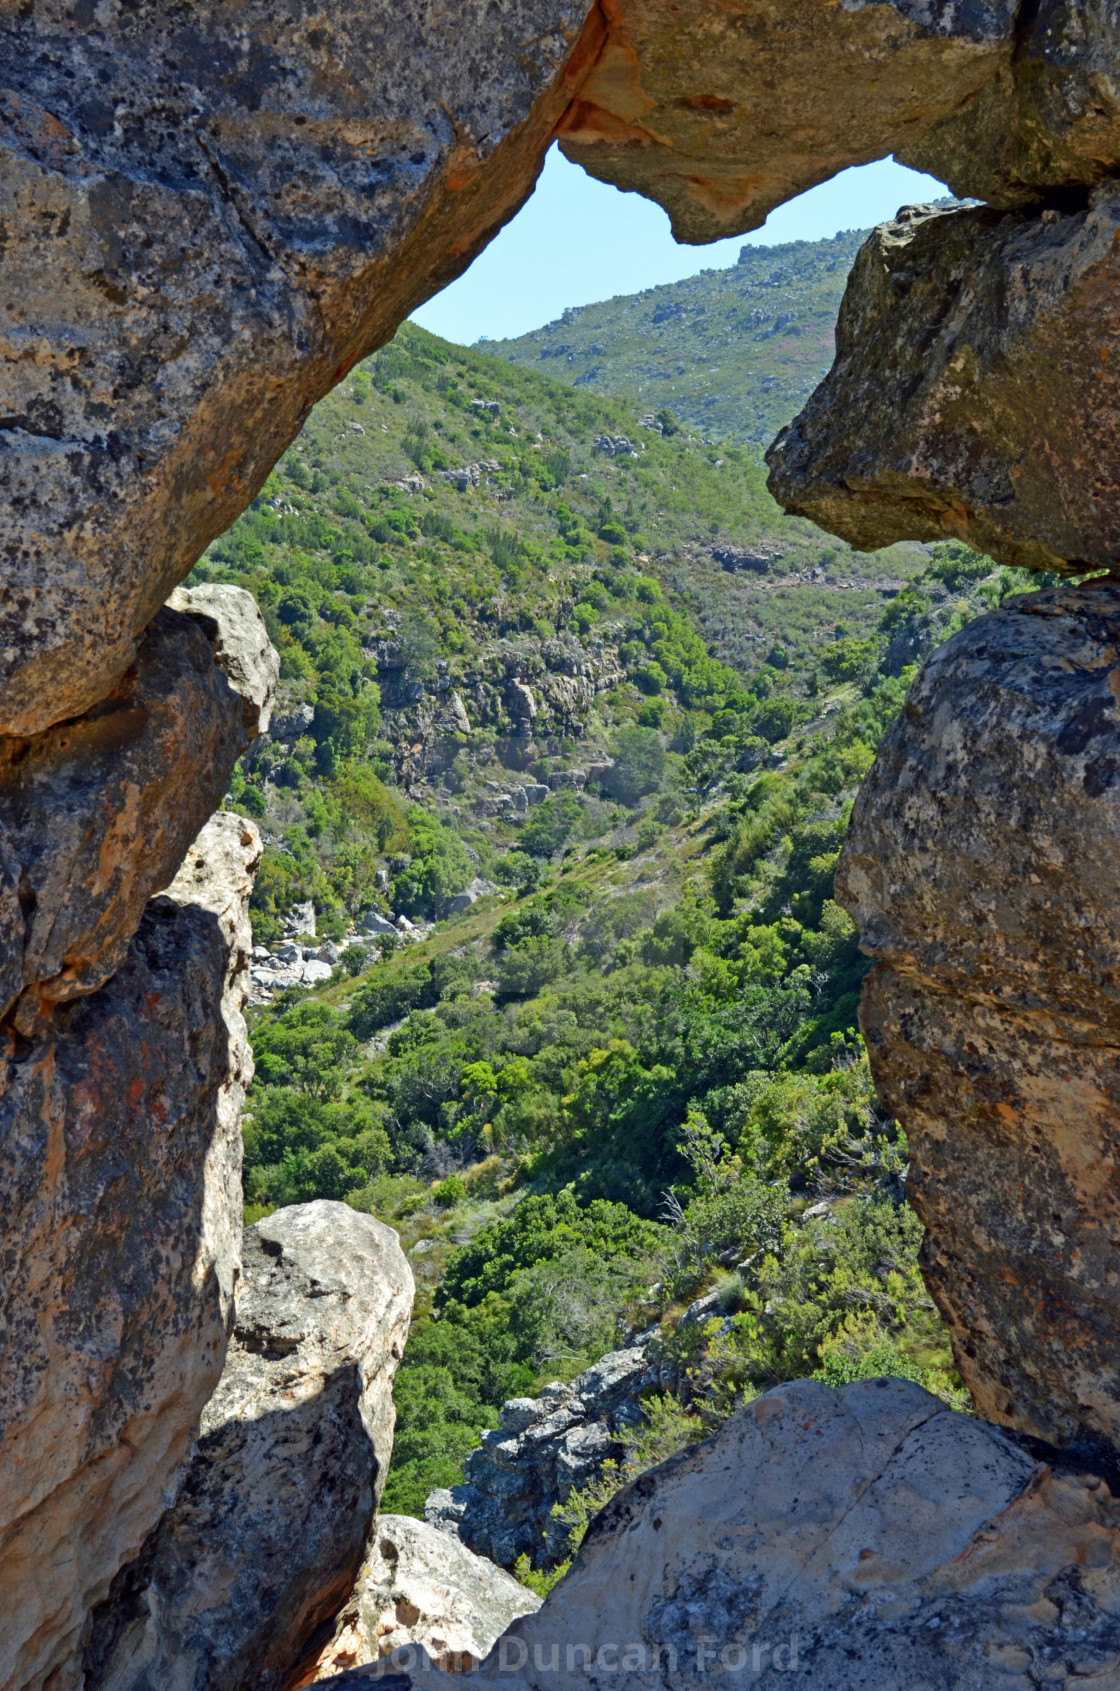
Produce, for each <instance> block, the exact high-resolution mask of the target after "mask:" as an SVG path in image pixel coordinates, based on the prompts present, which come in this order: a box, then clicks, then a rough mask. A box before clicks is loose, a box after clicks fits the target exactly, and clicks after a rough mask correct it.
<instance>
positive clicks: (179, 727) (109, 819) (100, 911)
mask: <svg viewBox="0 0 1120 1691" xmlns="http://www.w3.org/2000/svg"><path fill="white" fill-rule="evenodd" d="M199 603H202V604H204V605H205V612H204V613H203V612H202V611H198V615H194V614H191V608H192V607H194V608H195V609H197V607H198V605H199ZM183 604H184V610H186V611H187V613H188V614H183V612H181V611H174V610H169V609H165V610H162V611H160V612H159V614H158V615H157V616H156V617H155V618H153V620H152V622H151V623H150V624H149V625H148V627H147V629H146V630H145V631H144V634H143V636H142V637H141V639H140V641H139V644H138V647H137V654H136V661H135V663H134V664H132V665H131V666H130V667H129V669H128V670H127V671H126V672H125V674H124V676H123V677H122V679H121V680H120V682H119V683H118V684H117V686H116V687H115V688H114V689H113V691H112V692H111V693H110V694H109V696H108V698H106V699H104V700H103V701H102V702H101V703H100V704H99V705H98V706H97V707H96V708H95V709H94V710H92V711H90V712H88V713H87V714H86V715H85V716H84V717H80V718H78V719H77V720H74V721H70V722H64V723H59V724H58V725H57V726H56V727H54V728H51V729H48V730H47V731H46V732H45V733H43V734H40V735H37V736H36V737H35V738H34V739H31V740H11V739H9V740H0V1015H4V1014H6V1013H7V1012H8V1011H9V1010H10V1009H11V1006H12V1005H13V1003H14V1002H15V1000H16V999H17V998H19V996H20V994H21V993H23V994H25V995H26V1000H25V1003H24V1004H23V1005H21V1008H20V1013H19V1023H20V1026H21V1028H23V1029H24V1031H25V1032H26V1031H28V1030H29V1027H30V1023H31V1022H32V1021H33V1020H34V1018H35V1016H36V1015H37V1014H38V1013H39V1012H40V1008H41V1007H45V1008H46V1009H47V1011H48V1013H49V1006H50V1005H51V1004H52V1003H55V1002H58V1001H60V1000H66V999H70V998H74V997H76V996H77V995H78V994H80V993H86V992H92V991H94V990H95V989H96V988H97V987H99V986H101V985H102V984H103V982H105V981H106V980H108V979H109V977H110V976H111V975H112V974H113V973H114V972H115V970H116V969H117V968H118V967H119V966H120V964H121V963H122V962H123V960H124V957H125V955H126V953H127V951H128V946H129V943H130V941H131V939H132V936H133V934H134V932H135V931H136V927H137V924H138V923H139V921H140V917H141V915H142V913H143V910H144V907H145V905H146V904H147V902H148V900H149V898H151V896H152V895H153V893H155V892H157V891H158V890H159V889H160V888H161V887H165V886H166V885H167V884H168V882H169V881H171V880H172V879H173V877H174V875H175V873H176V871H177V870H178V868H179V865H180V863H181V862H182V860H183V856H184V853H185V852H186V850H187V847H188V846H189V845H190V842H191V841H192V839H194V837H195V835H196V834H197V833H198V831H199V829H200V828H201V827H202V825H203V823H204V822H205V821H206V819H207V817H208V816H210V815H211V813H212V812H213V811H214V810H215V809H216V807H217V806H218V804H220V802H221V798H222V794H223V793H224V792H225V789H226V783H227V781H228V780H229V775H230V771H231V770H232V768H233V766H234V763H235V762H236V761H237V759H238V757H239V756H240V755H241V753H242V752H243V751H244V749H245V747H246V746H247V745H248V744H249V741H250V738H251V737H252V735H253V734H254V733H255V732H256V731H257V725H258V723H259V722H260V720H261V717H262V715H264V716H265V717H267V712H268V710H269V709H270V707H271V700H272V693H273V690H274V688H275V682H276V675H277V672H278V667H279V666H278V660H277V657H276V654H275V652H273V650H272V647H271V646H270V645H269V641H268V634H267V632H266V630H265V626H264V622H263V619H262V618H261V615H260V612H259V611H258V610H257V608H256V606H255V604H254V603H253V600H252V599H251V598H250V596H249V594H248V593H245V592H244V591H243V590H242V589H240V588H236V587H218V588H214V589H211V590H210V592H209V596H208V597H205V598H204V599H201V600H200V596H199V595H197V594H196V595H192V596H190V599H189V603H188V600H184V601H183ZM199 616H201V618H202V623H203V626H199ZM223 671H227V672H228V675H227V673H223ZM238 688H240V689H242V690H241V691H238V690H236V689H238Z"/></svg>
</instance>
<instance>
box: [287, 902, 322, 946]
mask: <svg viewBox="0 0 1120 1691" xmlns="http://www.w3.org/2000/svg"><path fill="white" fill-rule="evenodd" d="M284 926H285V928H286V929H287V930H288V932H289V934H290V935H291V936H292V938H293V939H295V938H298V936H299V935H300V934H310V935H311V937H312V939H314V938H315V906H314V904H313V903H312V901H311V899H307V900H306V901H305V902H304V903H303V904H293V905H292V908H291V909H290V910H289V911H288V914H287V916H286V917H285V918H284Z"/></svg>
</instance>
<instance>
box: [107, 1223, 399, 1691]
mask: <svg viewBox="0 0 1120 1691" xmlns="http://www.w3.org/2000/svg"><path fill="white" fill-rule="evenodd" d="M243 1261H244V1269H243V1278H242V1282H241V1286H240V1289H239V1291H238V1294H237V1316H236V1323H235V1326H234V1334H233V1338H232V1340H231V1342H230V1347H229V1354H228V1357H227V1359H226V1366H225V1371H224V1373H223V1374H222V1378H221V1383H220V1384H219V1386H218V1389H217V1391H216V1392H215V1394H214V1396H213V1398H212V1399H211V1400H210V1402H209V1403H208V1404H207V1406H206V1409H205V1410H204V1412H203V1416H202V1429H201V1434H200V1437H199V1441H198V1445H197V1448H196V1450H195V1451H194V1453H193V1455H192V1458H191V1461H190V1463H189V1465H188V1467H187V1470H186V1473H185V1476H184V1477H183V1480H182V1483H181V1487H180V1489H179V1494H178V1498H177V1500H176V1502H175V1504H174V1506H173V1507H172V1508H171V1509H170V1510H169V1511H168V1512H167V1514H165V1515H164V1517H163V1519H162V1520H161V1521H160V1523H159V1526H158V1527H157V1528H156V1530H155V1532H154V1533H153V1534H152V1536H151V1538H150V1539H149V1540H148V1542H147V1544H145V1546H144V1549H143V1550H142V1552H141V1554H140V1555H139V1557H137V1559H136V1561H135V1562H133V1563H132V1564H130V1565H129V1566H128V1567H126V1568H123V1569H122V1571H121V1573H120V1574H119V1575H118V1577H117V1579H116V1581H115V1583H114V1586H113V1589H112V1592H111V1593H110V1595H109V1598H108V1601H107V1602H106V1603H104V1604H103V1605H102V1607H101V1609H100V1610H99V1611H98V1612H97V1614H96V1615H95V1617H94V1624H93V1628H92V1636H91V1638H90V1641H89V1644H88V1647H87V1649H86V1652H85V1658H84V1662H83V1668H84V1675H85V1677H84V1682H83V1683H84V1686H85V1688H86V1691H95V1688H97V1687H105V1688H106V1691H108V1688H109V1687H112V1691H126V1688H135V1691H142V1688H143V1691H150V1688H151V1687H153V1686H157V1685H158V1686H161V1687H164V1688H166V1691H241V1688H242V1687H250V1686H251V1687H257V1688H259V1691H273V1688H274V1687H275V1688H280V1687H283V1686H285V1685H287V1684H288V1683H289V1680H290V1677H291V1674H292V1669H293V1666H294V1665H295V1664H296V1663H298V1661H299V1659H300V1656H301V1654H302V1652H303V1651H304V1649H305V1647H307V1646H308V1645H309V1644H310V1643H311V1642H312V1641H313V1640H314V1638H315V1634H316V1631H317V1629H319V1628H320V1627H321V1626H322V1625H324V1624H325V1623H328V1622H330V1621H331V1620H332V1619H333V1617H334V1615H335V1614H336V1612H337V1610H338V1609H339V1608H340V1606H341V1605H342V1603H343V1602H344V1600H345V1598H346V1597H347V1595H348V1593H349V1592H350V1590H351V1587H352V1586H353V1583H354V1578H355V1575H356V1574H357V1572H358V1568H359V1566H360V1565H361V1561H362V1557H363V1556H364V1554H365V1550H366V1545H367V1541H368V1537H369V1531H370V1527H371V1525H372V1521H373V1512H374V1507H375V1504H376V1500H377V1498H378V1497H379V1496H380V1494H381V1489H382V1487H383V1485H384V1483H385V1475H386V1473H387V1472H388V1467H389V1457H390V1454H391V1452H392V1447H393V1420H394V1413H393V1398H392V1389H393V1376H394V1374H395V1373H396V1368H397V1363H398V1362H399V1360H400V1357H401V1353H402V1351H403V1349H404V1340H405V1335H406V1333H407V1331H408V1319H409V1315H410V1313H411V1309H412V1290H413V1287H412V1273H411V1270H410V1269H409V1266H408V1262H407V1260H406V1258H405V1256H404V1253H403V1252H402V1250H401V1249H400V1246H399V1244H398V1243H397V1236H396V1234H395V1233H394V1232H392V1230H391V1229H390V1228H388V1227H384V1226H383V1225H382V1224H381V1223H380V1222H379V1221H375V1220H374V1219H373V1217H372V1216H367V1215H359V1214H358V1213H357V1212H356V1211H354V1210H352V1209H350V1208H349V1207H348V1205H346V1204H336V1203H327V1202H325V1201H319V1202H317V1203H312V1204H299V1205H296V1206H295V1207H294V1208H291V1209H285V1210H279V1211H277V1213H276V1214H275V1215H272V1216H269V1217H268V1219H267V1220H265V1221H259V1222H257V1224H256V1225H255V1226H254V1227H251V1228H250V1229H249V1230H248V1231H247V1232H246V1234H245V1238H244V1246H243Z"/></svg>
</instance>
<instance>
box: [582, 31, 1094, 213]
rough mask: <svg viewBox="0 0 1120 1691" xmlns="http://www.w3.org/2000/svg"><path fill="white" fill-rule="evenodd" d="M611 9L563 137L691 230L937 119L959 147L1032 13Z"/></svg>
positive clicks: (769, 199) (766, 202) (787, 192)
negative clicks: (963, 117)
mask: <svg viewBox="0 0 1120 1691" xmlns="http://www.w3.org/2000/svg"><path fill="white" fill-rule="evenodd" d="M602 11H603V16H604V19H605V23H606V28H605V31H604V34H603V39H602V45H601V47H600V49H599V52H598V55H597V57H596V59H595V62H594V64H593V65H592V67H591V69H590V72H589V74H588V75H587V76H586V77H585V78H584V80H583V81H582V82H581V84H580V86H579V89H578V93H577V97H576V99H575V101H574V102H573V104H572V106H571V107H570V109H569V110H568V112H567V113H566V114H565V116H564V118H563V120H562V122H561V125H560V140H561V146H562V148H563V151H564V153H565V154H566V155H567V157H568V158H570V159H572V160H573V161H574V162H575V163H577V164H581V165H582V166H583V167H584V169H585V170H587V171H589V172H590V173H591V175H592V176H597V177H599V178H600V179H601V180H602V181H606V182H613V183H616V184H617V185H618V186H619V187H621V188H626V189H635V190H637V191H638V192H639V193H642V194H645V195H647V196H648V197H649V198H650V199H654V200H656V201H657V202H658V203H659V204H660V205H663V206H664V207H665V209H666V210H667V211H668V213H669V215H670V217H671V219H672V224H673V233H674V235H675V236H676V238H677V239H678V240H679V241H711V240H716V239H718V238H719V237H720V236H721V235H731V234H734V233H736V232H737V231H739V230H742V229H754V228H757V227H758V225H759V224H761V223H763V222H765V220H766V216H767V213H768V212H770V211H772V210H773V208H774V207H775V206H777V205H780V204H781V203H782V202H783V201H784V200H788V199H791V198H792V197H793V196H794V195H795V194H800V193H802V192H803V191H804V190H805V189H806V188H811V187H812V186H813V185H814V183H817V182H823V181H825V180H826V179H827V178H828V177H830V176H833V175H835V173H836V172H837V171H838V170H843V169H845V168H846V167H847V166H848V165H853V164H865V163H866V162H867V161H868V160H869V159H875V158H882V157H883V156H884V155H885V154H888V153H892V152H898V151H899V150H900V149H901V148H903V147H904V146H905V145H906V144H908V143H909V144H911V150H912V151H913V150H914V147H915V143H916V138H917V137H920V136H922V135H923V134H924V132H925V131H926V130H927V129H929V128H931V127H933V126H935V125H942V124H943V125H944V128H945V130H947V131H948V134H947V135H945V136H939V151H938V156H939V157H940V156H941V155H942V154H949V153H951V151H952V145H953V121H954V116H955V114H956V113H957V111H958V109H959V108H960V107H961V106H962V105H965V104H966V103H967V102H970V101H972V100H973V98H974V97H975V96H976V94H977V93H978V92H979V90H981V89H982V88H983V87H984V86H985V85H986V84H988V83H990V82H994V81H995V80H996V78H997V77H998V76H999V75H1000V72H1001V71H1002V70H1003V69H1004V68H1005V67H1006V66H1008V64H1009V63H1010V59H1011V55H1012V45H1013V39H1014V33H1015V20H1016V8H1015V7H1014V6H1013V5H1011V4H1009V3H1006V0H990V3H986V0H980V3H979V4H972V3H971V0H964V3H963V4H950V5H947V6H938V7H934V6H930V5H928V4H926V3H925V0H901V3H898V4H894V5H887V4H882V5H862V4H854V5H850V6H849V5H845V6H841V7H837V6H836V5H833V4H828V3H827V0H805V3H801V4H797V5H790V4H787V3H784V0H764V3H763V4H762V5H747V4H744V3H743V0H738V3H735V0H733V3H732V4H722V5H713V4H701V5H698V6H689V7H683V8H682V7H681V6H680V5H679V4H677V3H675V0H609V3H604V4H603V7H602ZM1002 121H1004V114H1003V113H1002V112H1000V113H999V114H998V116H996V117H994V122H996V123H1000V122H1002ZM1117 157H1120V148H1118V149H1117ZM954 162H956V161H955V160H954ZM922 168H925V167H924V166H923V167H922ZM1094 180H1099V177H1098V178H1094ZM962 191H964V192H971V191H972V190H971V189H968V188H965V189H963V190H962Z"/></svg>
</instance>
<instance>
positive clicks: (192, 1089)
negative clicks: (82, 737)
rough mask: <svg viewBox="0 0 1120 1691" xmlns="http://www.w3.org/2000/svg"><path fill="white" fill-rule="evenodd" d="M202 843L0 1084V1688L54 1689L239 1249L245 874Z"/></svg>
mask: <svg viewBox="0 0 1120 1691" xmlns="http://www.w3.org/2000/svg"><path fill="white" fill-rule="evenodd" d="M260 853H261V843H260V836H259V835H258V833H257V830H256V829H255V827H254V826H253V824H252V823H251V822H246V821H245V820H244V819H243V818H241V817H237V816H231V815H229V814H226V813H223V814H221V815H219V816H216V817H214V818H213V820H212V821H211V822H209V823H207V825H206V827H205V828H204V829H203V830H202V833H201V834H200V835H199V838H198V840H197V841H196V842H195V844H194V846H193V847H192V848H191V850H190V851H189V852H188V854H187V857H186V861H185V862H184V864H183V866H182V868H181V870H180V872H179V874H178V875H177V876H176V878H175V880H174V881H173V882H172V885H171V886H170V888H169V889H168V891H167V893H166V894H164V895H162V896H160V897H158V898H155V899H153V900H152V901H151V903H150V904H149V905H148V908H147V910H146V912H145V913H144V917H143V920H142V921H141V923H140V925H139V928H138V930H137V932H136V934H135V936H134V938H133V940H132V943H131V945H130V946H129V948H128V953H127V956H126V958H125V960H124V962H123V964H122V966H121V967H120V969H119V970H118V971H117V973H116V975H115V976H114V977H113V978H112V980H110V981H109V982H108V983H107V984H106V985H104V986H102V987H101V988H100V990H99V991H97V992H95V993H92V994H90V995H89V996H88V997H85V998H80V999H76V1000H75V1001H74V1002H72V1003H70V1004H65V1005H61V1006H58V1007H55V1008H54V1010H53V1012H52V1013H51V1014H50V1015H49V1016H44V1017H43V1018H42V1019H41V1022H40V1023H39V1025H38V1026H37V1027H36V1028H35V1029H34V1030H33V1031H32V1033H31V1034H30V1036H29V1037H28V1038H27V1039H26V1040H25V1041H22V1042H20V1044H18V1045H17V1044H16V1042H14V1041H13V1040H12V1039H11V1037H10V1036H9V1039H8V1053H7V1058H6V1062H5V1067H4V1072H3V1076H2V1079H0V1214H2V1215H3V1217H4V1231H5V1238H4V1276H3V1280H2V1282H0V1471H2V1472H3V1474H4V1476H5V1478H4V1485H3V1487H2V1488H0V1587H2V1589H3V1591H4V1620H3V1625H2V1626H0V1683H2V1684H3V1685H4V1686H5V1687H6V1688H13V1691H14V1688H16V1687H24V1686H28V1687H30V1686H41V1685H44V1684H48V1683H49V1684H50V1685H51V1686H52V1688H53V1687H55V1686H58V1687H59V1691H63V1688H65V1687H69V1686H70V1685H72V1684H74V1683H75V1679H74V1674H75V1671H76V1657H75V1653H76V1652H77V1651H78V1648H79V1642H80V1639H81V1634H82V1629H83V1627H84V1625H85V1622H86V1618H87V1615H88V1613H89V1611H90V1609H91V1608H92V1606H93V1605H94V1604H96V1603H97V1602H99V1601H101V1600H102V1599H103V1598H104V1597H105V1595H106V1593H107V1592H108V1589H109V1584H110V1581H111V1580H112V1578H113V1576H114V1574H115V1573H116V1572H117V1569H118V1568H119V1567H120V1566H121V1564H122V1563H123V1562H125V1561H127V1560H128V1559H129V1558H130V1557H132V1556H134V1555H135V1554H136V1552H137V1550H138V1549H139V1547H140V1545H141V1544H142V1542H143V1540H144V1538H145V1536H146V1534H147V1533H148V1532H149V1530H150V1528H151V1527H152V1525H153V1524H154V1522H155V1521H156V1519H157V1518H158V1516H159V1515H160V1513H161V1512H162V1510H163V1509H164V1508H165V1507H166V1504H167V1489H168V1487H169V1485H171V1484H172V1482H173V1479H174V1476H175V1473H176V1470H177V1469H178V1468H179V1466H180V1464H181V1463H182V1461H183V1459H184V1458H185V1457H186V1455H187V1452H188V1449H189V1447H190V1441H191V1437H192V1435H193V1433H194V1431H195V1428H196V1427H197V1424H198V1417H199V1414H200V1412H201V1410H202V1408H203V1406H204V1404H205V1403H206V1401H207V1399H208V1398H209V1397H210V1395H211V1393H212V1392H213V1390H214V1388H215V1386H216V1384H217V1381H218V1377H219V1375H220V1373H221V1369H222V1362H223V1359H224V1356H225V1349H226V1338H227V1333H228V1330H229V1324H230V1321H231V1317H232V1302H233V1292H234V1286H235V1283H236V1279H237V1274H238V1267H239V1253H240V1240H241V1132H240V1117H241V1101H242V1098H243V1096H244V1092H245V1088H246V1086H247V1085H248V1082H249V1080H250V1079H251V1078H252V1059H251V1056H250V1053H249V1046H248V1040H247V1038H246V1035H245V1024H244V1022H243V1020H242V1016H241V1003H242V999H243V996H244V990H245V984H246V980H245V973H244V971H245V967H246V964H247V963H248V959H249V952H250V948H251V945H252V937H251V934H250V930H249V923H248V919H247V913H246V912H247V902H248V896H249V892H250V890H251V887H252V882H253V876H254V874H255V871H256V866H257V863H258V862H259V860H260Z"/></svg>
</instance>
